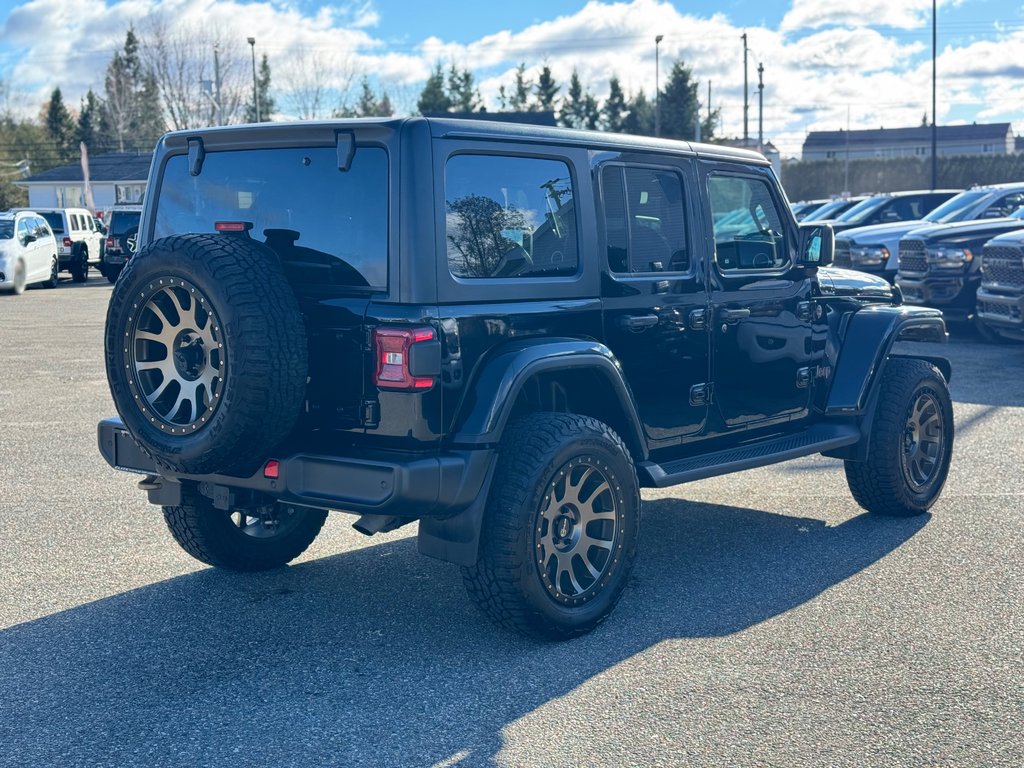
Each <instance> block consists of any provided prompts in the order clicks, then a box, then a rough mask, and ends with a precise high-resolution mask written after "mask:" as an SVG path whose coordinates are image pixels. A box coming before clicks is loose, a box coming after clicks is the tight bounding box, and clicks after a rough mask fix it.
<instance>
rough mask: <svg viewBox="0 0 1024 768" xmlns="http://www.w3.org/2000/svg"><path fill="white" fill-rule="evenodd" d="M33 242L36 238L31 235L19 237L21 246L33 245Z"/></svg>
mask: <svg viewBox="0 0 1024 768" xmlns="http://www.w3.org/2000/svg"><path fill="white" fill-rule="evenodd" d="M35 241H36V236H35V235H33V234H27V235H22V236H21V244H22V245H28V244H29V243H34V242H35Z"/></svg>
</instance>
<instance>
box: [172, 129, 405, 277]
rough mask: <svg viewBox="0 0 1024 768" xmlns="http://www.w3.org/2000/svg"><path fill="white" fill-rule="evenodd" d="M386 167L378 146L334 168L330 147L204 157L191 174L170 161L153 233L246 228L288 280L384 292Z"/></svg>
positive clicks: (180, 159) (184, 161) (181, 159)
mask: <svg viewBox="0 0 1024 768" xmlns="http://www.w3.org/2000/svg"><path fill="white" fill-rule="evenodd" d="M387 163H388V160H387V153H386V152H385V150H384V149H382V148H379V147H359V148H358V149H357V150H356V153H355V156H354V157H353V159H352V165H351V167H350V168H349V170H348V171H340V170H338V151H337V148H335V147H316V148H298V149H261V150H248V151H239V152H208V153H207V155H206V159H205V161H204V162H203V168H202V173H200V175H199V176H192V175H190V174H189V168H188V158H187V157H186V156H185V155H176V156H174V157H171V158H170V159H168V161H167V164H166V166H165V168H164V172H163V179H162V182H161V184H160V192H159V195H160V197H159V199H158V200H157V204H156V225H155V230H154V232H153V236H154V238H160V237H166V236H168V235H173V234H183V233H187V232H213V231H215V230H214V224H215V223H216V222H219V221H226V222H247V223H249V224H251V225H252V228H251V229H250V230H249V235H250V236H251V237H252V238H253V239H254V240H256V241H257V242H260V243H265V244H266V245H267V246H269V247H270V248H271V249H273V250H274V251H275V252H276V253H277V254H278V255H279V256H280V257H281V259H282V262H283V263H284V265H285V269H286V271H287V272H288V275H289V278H290V279H292V280H293V281H294V282H296V283H298V284H301V285H306V286H322V287H327V288H329V287H332V286H346V287H372V288H384V287H386V285H387V265H388V255H387V246H388V231H387V230H388V166H387Z"/></svg>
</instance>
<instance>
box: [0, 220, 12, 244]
mask: <svg viewBox="0 0 1024 768" xmlns="http://www.w3.org/2000/svg"><path fill="white" fill-rule="evenodd" d="M13 237H14V222H13V221H11V220H10V219H4V220H3V221H0V240H10V239H11V238H13Z"/></svg>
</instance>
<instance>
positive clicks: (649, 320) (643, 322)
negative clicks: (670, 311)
mask: <svg viewBox="0 0 1024 768" xmlns="http://www.w3.org/2000/svg"><path fill="white" fill-rule="evenodd" d="M657 324H658V316H657V315H626V316H625V317H623V318H622V319H621V320H619V325H621V326H622V327H623V328H626V329H627V330H630V331H642V330H644V329H645V328H650V327H651V326H654V325H657Z"/></svg>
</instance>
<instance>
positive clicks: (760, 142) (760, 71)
mask: <svg viewBox="0 0 1024 768" xmlns="http://www.w3.org/2000/svg"><path fill="white" fill-rule="evenodd" d="M757 151H758V152H764V64H763V63H762V62H760V61H759V62H757Z"/></svg>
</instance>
